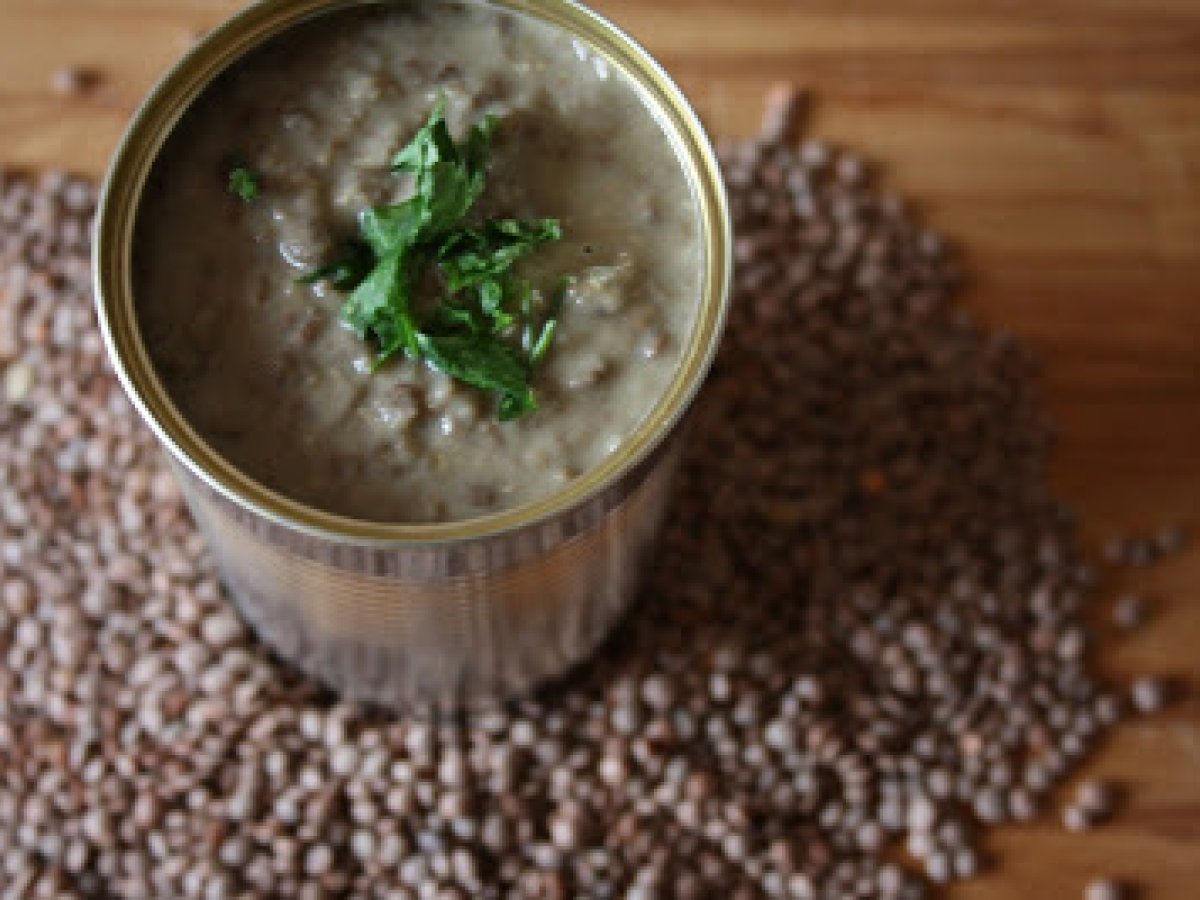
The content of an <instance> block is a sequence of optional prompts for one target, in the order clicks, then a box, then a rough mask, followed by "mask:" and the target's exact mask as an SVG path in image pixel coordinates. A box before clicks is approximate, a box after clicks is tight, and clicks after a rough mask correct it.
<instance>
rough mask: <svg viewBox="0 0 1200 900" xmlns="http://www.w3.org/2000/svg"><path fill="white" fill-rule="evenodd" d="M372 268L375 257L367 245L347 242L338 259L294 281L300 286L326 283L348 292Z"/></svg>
mask: <svg viewBox="0 0 1200 900" xmlns="http://www.w3.org/2000/svg"><path fill="white" fill-rule="evenodd" d="M374 266H375V255H374V253H372V252H371V248H370V247H369V246H368V245H367V244H365V243H363V242H362V241H358V240H353V241H347V242H346V243H345V246H344V248H343V251H342V255H341V256H340V257H339V258H338V259H335V260H334V261H333V262H331V263H327V264H325V265H323V266H320V267H318V268H316V269H313V270H312V271H311V272H306V273H305V274H303V275H301V276H300V277H299V278H297V279H296V280H297V281H298V282H300V284H316V283H317V282H318V281H328V282H329V283H330V284H332V285H333V286H334V287H335V288H337V289H338V290H339V291H348V290H352V289H354V288H356V287H358V286H359V285H360V284H361V283H362V281H363V279H364V278H366V277H367V275H368V274H369V273H370V272H371V270H372V269H373V268H374Z"/></svg>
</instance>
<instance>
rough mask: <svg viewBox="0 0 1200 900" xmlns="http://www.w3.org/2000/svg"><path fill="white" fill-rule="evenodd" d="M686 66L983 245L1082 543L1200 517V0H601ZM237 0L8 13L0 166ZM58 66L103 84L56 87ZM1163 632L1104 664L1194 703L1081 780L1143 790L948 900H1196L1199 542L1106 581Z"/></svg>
mask: <svg viewBox="0 0 1200 900" xmlns="http://www.w3.org/2000/svg"><path fill="white" fill-rule="evenodd" d="M595 5H596V6H597V7H598V8H599V9H600V10H601V11H603V12H606V13H608V14H609V15H610V16H611V17H612V18H613V19H615V20H616V21H617V22H618V23H619V24H621V25H622V26H624V27H625V28H627V29H628V30H629V31H631V32H632V33H633V34H634V35H635V36H637V37H638V38H639V39H640V40H641V41H642V42H643V43H644V44H646V45H647V47H648V48H649V49H650V50H651V52H653V53H655V54H656V55H657V56H658V57H659V59H660V60H661V61H662V62H663V63H664V64H665V65H666V66H667V68H668V69H669V70H670V71H671V72H672V73H673V74H674V75H675V76H676V77H677V79H678V80H679V81H680V83H681V84H682V86H683V88H684V89H685V91H687V92H688V93H689V95H690V96H691V97H692V98H693V100H694V101H695V103H696V105H697V106H698V108H699V109H700V111H701V113H702V115H703V116H704V118H705V119H706V121H707V122H708V124H709V126H710V128H711V129H712V130H713V132H714V133H716V134H719V135H746V134H749V133H751V132H752V131H753V129H754V126H755V124H756V121H757V118H758V111H759V100H760V98H761V95H762V93H763V90H764V88H765V87H766V86H767V85H768V84H769V83H770V82H772V81H774V80H777V79H781V78H782V79H790V80H793V81H795V82H798V83H802V84H806V85H809V86H811V87H813V88H814V89H815V90H816V91H817V92H818V96H819V98H820V105H819V108H818V111H817V115H816V119H815V123H814V128H815V130H816V131H818V132H819V133H820V134H822V135H823V136H825V137H827V138H829V139H831V140H834V141H840V142H846V143H848V144H852V145H853V146H855V147H857V148H859V149H860V150H862V151H863V152H864V153H866V154H868V155H869V156H870V157H872V158H874V159H876V160H880V161H885V162H886V174H885V177H886V178H887V179H888V180H889V181H890V182H891V183H892V184H893V185H895V186H897V187H899V188H900V189H901V190H902V191H904V192H905V193H907V194H908V195H909V196H911V197H913V198H915V199H917V200H918V201H920V203H921V205H922V206H923V207H924V208H925V209H927V210H928V213H929V216H930V218H931V220H932V222H933V223H934V224H935V225H936V226H937V227H939V228H941V229H943V230H944V231H946V232H947V233H948V234H949V235H950V236H952V237H953V238H955V239H956V240H957V241H959V242H960V243H961V245H962V246H963V247H965V248H966V249H967V252H968V254H969V260H970V267H971V270H972V271H973V273H974V276H975V277H974V286H973V288H972V290H971V293H970V297H969V301H970V302H971V303H972V304H973V305H974V306H975V307H976V308H978V309H979V310H980V311H981V312H982V314H983V315H984V316H985V318H987V319H988V320H989V321H991V322H993V323H995V325H996V326H998V327H1004V328H1007V329H1011V330H1013V331H1015V332H1017V333H1018V334H1020V335H1022V336H1024V337H1025V338H1027V339H1028V340H1029V341H1031V342H1032V343H1033V344H1034V345H1035V346H1036V347H1038V348H1039V349H1040V350H1041V351H1042V352H1043V353H1044V356H1045V359H1046V360H1047V366H1046V388H1047V393H1048V396H1049V400H1050V403H1051V404H1052V407H1053V409H1054V411H1055V412H1056V414H1057V415H1058V417H1059V420H1060V422H1061V425H1062V443H1061V449H1060V452H1059V454H1058V457H1057V461H1056V468H1055V478H1056V480H1057V484H1058V485H1059V486H1060V489H1061V492H1062V494H1063V495H1064V496H1065V497H1067V498H1068V499H1069V500H1070V502H1072V503H1073V504H1074V505H1075V506H1076V507H1077V508H1078V509H1079V510H1080V511H1081V513H1082V515H1083V520H1084V522H1085V523H1086V525H1087V533H1088V535H1089V536H1090V537H1091V538H1092V540H1093V543H1095V542H1096V541H1098V540H1100V539H1101V538H1103V537H1104V536H1106V535H1110V534H1113V533H1118V532H1122V531H1123V530H1127V529H1148V528H1151V527H1153V526H1155V525H1157V524H1160V523H1163V522H1166V521H1182V522H1184V523H1185V524H1188V525H1190V527H1191V530H1192V533H1193V534H1194V535H1195V534H1197V532H1200V0H993V2H968V0H738V2H734V3H730V2H726V0H718V2H709V0H704V2H695V0H658V2H647V0H597V2H596V4H595ZM234 6H235V4H231V3H228V2H220V0H53V2H51V0H0V164H2V163H17V164H24V165H29V166H43V165H56V166H65V167H70V168H73V169H78V170H83V171H86V172H91V173H95V174H99V173H100V172H102V171H103V169H104V166H105V163H106V160H107V157H108V155H109V153H110V152H111V151H112V149H113V147H114V145H115V144H116V141H117V139H118V137H119V136H120V134H121V131H122V129H123V127H124V125H125V122H126V119H127V117H128V116H129V114H130V112H131V111H132V110H133V108H134V107H135V105H136V104H137V103H138V102H139V100H140V98H141V97H142V96H143V94H144V93H145V92H146V91H147V89H148V88H149V87H150V85H151V84H152V83H153V81H154V80H155V79H156V78H157V77H158V75H159V74H161V73H162V72H163V71H164V70H165V69H166V67H167V66H168V65H169V64H170V63H171V62H172V60H174V59H175V58H176V57H177V56H178V55H179V54H180V53H181V52H182V51H183V50H184V49H185V47H186V46H187V45H188V42H189V40H190V39H191V35H192V34H194V33H195V32H197V31H198V30H199V29H202V28H203V27H204V26H206V25H210V24H212V23H214V22H216V21H218V20H219V19H220V18H222V17H223V16H225V15H226V14H227V13H228V12H230V11H231V10H232V9H233V8H234ZM65 64H75V65H83V66H87V67H90V68H94V69H95V70H96V71H97V72H98V73H99V74H100V76H101V80H100V82H99V84H98V85H97V86H96V88H95V90H94V91H92V92H91V93H90V94H88V95H87V96H86V97H82V98H77V99H64V98H62V97H58V96H56V95H55V94H54V93H53V92H52V90H51V89H50V81H51V74H52V73H53V72H54V71H55V69H56V68H58V67H60V66H63V65H65ZM1132 587H1137V588H1138V589H1144V590H1145V591H1146V592H1147V593H1148V595H1149V596H1150V597H1152V598H1153V600H1154V610H1155V612H1154V615H1153V618H1152V620H1151V622H1150V623H1149V624H1148V625H1147V626H1146V627H1145V628H1143V629H1142V630H1140V631H1139V632H1137V633H1136V634H1134V635H1133V636H1130V637H1118V636H1117V635H1115V634H1113V632H1112V629H1111V628H1102V629H1101V636H1102V640H1101V642H1100V650H1099V652H1098V654H1097V657H1098V664H1099V665H1100V666H1101V667H1102V668H1103V669H1104V670H1106V671H1107V672H1109V673H1111V674H1112V676H1113V677H1114V678H1115V679H1118V680H1122V679H1127V678H1128V677H1129V676H1130V675H1131V674H1133V673H1140V672H1161V673H1170V674H1173V675H1175V676H1176V677H1178V678H1179V679H1180V681H1181V683H1183V684H1184V685H1185V686H1186V687H1187V694H1188V696H1187V697H1185V699H1183V700H1182V701H1181V702H1179V703H1176V704H1175V705H1174V706H1173V707H1172V708H1171V709H1170V711H1169V712H1167V713H1165V714H1162V715H1160V716H1157V717H1154V718H1150V719H1142V720H1137V721H1131V722H1129V723H1127V724H1125V725H1123V726H1122V727H1121V728H1120V729H1119V731H1118V732H1117V734H1116V735H1115V736H1114V737H1113V738H1112V739H1111V740H1110V741H1108V742H1107V743H1106V744H1105V746H1104V747H1103V748H1102V749H1101V750H1100V751H1099V752H1098V753H1097V754H1096V755H1095V756H1094V757H1093V758H1092V759H1091V760H1090V761H1089V763H1088V764H1087V766H1086V772H1087V773H1088V774H1091V775H1096V776H1103V777H1107V778H1111V779H1113V780H1115V781H1118V782H1120V783H1121V784H1123V785H1126V786H1127V794H1126V796H1125V799H1124V801H1123V803H1122V808H1121V811H1120V815H1119V816H1118V817H1117V818H1116V820H1115V821H1114V822H1112V823H1111V824H1108V825H1105V826H1103V827H1101V828H1099V829H1097V830H1095V831H1093V832H1092V833H1090V834H1089V835H1087V836H1079V835H1073V834H1068V833H1066V832H1065V831H1064V830H1063V829H1062V828H1061V826H1059V825H1058V824H1057V817H1056V816H1055V815H1054V814H1052V813H1047V814H1046V815H1045V816H1043V819H1042V820H1041V821H1040V822H1038V823H1036V824H1034V825H1030V826H1024V827H1011V828H1005V829H1001V830H999V831H997V832H995V833H994V834H993V836H991V837H989V838H988V841H987V846H988V849H989V851H990V852H992V853H993V854H994V863H995V864H994V865H993V866H992V867H991V869H990V871H989V873H988V874H987V875H986V876H985V877H981V878H979V879H978V880H976V881H973V882H970V883H968V884H964V885H961V886H956V887H955V888H954V889H953V890H952V891H950V892H949V896H951V897H954V898H963V900H968V898H975V900H984V898H1008V897H1019V898H1029V900H1033V898H1039V900H1040V898H1058V897H1068V898H1069V897H1079V896H1080V895H1081V889H1082V885H1083V884H1084V883H1085V882H1086V880H1087V879H1088V878H1089V877H1090V876H1093V875H1095V874H1098V873H1115V874H1118V875H1121V876H1125V877H1127V878H1129V879H1131V880H1133V881H1135V882H1137V883H1138V884H1140V885H1142V886H1143V887H1144V889H1145V892H1144V894H1143V895H1142V896H1146V897H1153V898H1178V900H1197V898H1200V701H1198V700H1197V697H1198V696H1200V549H1198V544H1197V542H1195V541H1193V544H1192V546H1191V548H1190V549H1189V550H1188V551H1187V552H1186V553H1184V554H1182V555H1179V556H1177V557H1175V558H1173V559H1172V560H1170V561H1168V562H1166V563H1164V564H1162V565H1160V566H1158V567H1156V568H1154V569H1152V570H1150V571H1148V572H1136V573H1115V574H1114V575H1113V576H1112V577H1110V578H1109V579H1108V581H1107V583H1106V585H1105V591H1104V594H1103V595H1102V599H1101V601H1100V602H1099V603H1098V604H1097V618H1098V619H1099V616H1100V612H1101V611H1102V610H1103V609H1104V608H1106V606H1107V603H1108V601H1109V600H1110V599H1111V597H1112V595H1113V593H1114V592H1116V591H1118V590H1120V589H1122V588H1132Z"/></svg>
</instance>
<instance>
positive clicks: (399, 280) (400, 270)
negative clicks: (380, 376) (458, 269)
mask: <svg viewBox="0 0 1200 900" xmlns="http://www.w3.org/2000/svg"><path fill="white" fill-rule="evenodd" d="M408 256H409V253H408V251H406V250H404V249H401V250H399V251H397V252H395V253H391V254H389V255H388V256H386V257H384V258H383V259H381V260H380V261H379V263H378V265H376V266H375V268H374V270H372V272H371V274H370V275H368V276H367V277H366V279H365V280H364V281H363V282H362V284H360V285H359V286H358V287H356V288H355V289H354V292H353V293H351V294H350V296H349V297H348V298H347V300H346V303H345V305H344V306H343V307H342V318H343V319H345V321H346V322H347V323H348V324H349V325H350V327H351V328H353V329H354V330H355V331H356V332H357V333H358V335H359V337H362V338H364V339H365V338H368V337H373V338H374V339H375V341H376V342H377V343H378V345H379V348H380V355H379V356H378V357H377V358H376V366H379V365H380V364H381V363H383V362H384V361H385V360H386V359H387V358H388V357H390V356H392V355H393V354H394V353H396V352H397V351H398V350H405V351H407V352H408V353H409V354H410V355H412V356H414V357H415V356H417V355H419V353H420V347H419V345H418V343H417V326H416V322H415V321H414V320H413V316H412V269H411V267H410V265H409V260H408Z"/></svg>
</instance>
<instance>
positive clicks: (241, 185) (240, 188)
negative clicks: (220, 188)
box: [229, 165, 261, 203]
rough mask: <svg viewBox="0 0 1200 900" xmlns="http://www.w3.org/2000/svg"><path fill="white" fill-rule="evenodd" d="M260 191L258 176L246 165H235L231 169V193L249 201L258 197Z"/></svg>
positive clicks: (244, 200) (246, 201)
mask: <svg viewBox="0 0 1200 900" xmlns="http://www.w3.org/2000/svg"><path fill="white" fill-rule="evenodd" d="M260 191H261V188H260V187H259V184H258V176H257V175H255V174H254V173H253V172H251V171H250V170H249V169H247V168H246V167H245V166H243V165H235V166H233V167H232V168H231V169H230V170H229V193H231V194H234V195H236V196H238V197H241V198H242V200H243V202H245V203H249V202H250V201H251V200H255V199H257V198H258V195H259V193H260Z"/></svg>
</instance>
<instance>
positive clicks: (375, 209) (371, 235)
mask: <svg viewBox="0 0 1200 900" xmlns="http://www.w3.org/2000/svg"><path fill="white" fill-rule="evenodd" d="M424 209H425V207H424V203H423V201H422V200H421V198H420V197H411V198H409V199H408V200H405V201H404V202H403V203H396V204H393V205H391V206H368V207H367V208H366V209H364V210H363V211H362V212H361V213H360V214H359V217H358V230H359V233H360V234H361V235H362V238H363V240H364V241H366V243H367V245H368V246H369V247H370V248H371V249H372V250H373V251H374V252H375V255H376V256H387V255H388V254H389V253H391V252H392V251H393V250H395V249H396V248H397V247H401V246H411V245H412V244H415V243H416V242H417V238H418V237H419V236H420V233H421V220H422V217H423V216H424V215H425V212H424Z"/></svg>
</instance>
